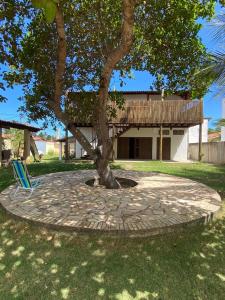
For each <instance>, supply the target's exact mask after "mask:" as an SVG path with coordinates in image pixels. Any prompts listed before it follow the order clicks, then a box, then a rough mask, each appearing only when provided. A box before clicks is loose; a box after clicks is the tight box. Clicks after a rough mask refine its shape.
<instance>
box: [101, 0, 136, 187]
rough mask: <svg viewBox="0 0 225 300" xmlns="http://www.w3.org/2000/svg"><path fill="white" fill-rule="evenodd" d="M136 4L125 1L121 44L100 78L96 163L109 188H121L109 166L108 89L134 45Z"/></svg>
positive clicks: (110, 146)
mask: <svg viewBox="0 0 225 300" xmlns="http://www.w3.org/2000/svg"><path fill="white" fill-rule="evenodd" d="M135 2H136V1H135V0H123V21H122V28H121V38H120V42H119V45H118V46H117V47H116V48H115V49H112V50H111V53H110V54H109V56H108V57H107V59H106V62H105V64H104V67H103V70H102V74H101V78H100V85H99V95H98V103H97V106H96V115H95V129H96V134H97V139H98V147H97V151H96V160H95V163H96V168H97V172H98V174H99V177H100V183H101V184H103V185H105V186H106V187H107V188H120V184H119V183H118V181H117V180H116V178H115V177H114V176H113V173H112V171H111V170H110V166H109V158H110V155H111V154H112V151H113V143H112V140H113V139H112V138H110V137H109V128H108V117H107V103H108V96H109V94H108V89H109V84H110V79H111V76H112V72H113V70H114V68H115V67H116V65H117V63H118V62H119V61H120V60H121V59H122V58H123V57H124V56H125V55H127V54H128V53H129V51H130V48H131V46H132V43H133V27H134V7H135Z"/></svg>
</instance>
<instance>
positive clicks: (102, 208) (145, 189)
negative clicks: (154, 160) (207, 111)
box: [0, 170, 221, 236]
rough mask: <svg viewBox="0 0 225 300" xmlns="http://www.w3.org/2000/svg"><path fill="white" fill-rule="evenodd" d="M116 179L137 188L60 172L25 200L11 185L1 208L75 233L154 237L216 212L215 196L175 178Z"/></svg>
mask: <svg viewBox="0 0 225 300" xmlns="http://www.w3.org/2000/svg"><path fill="white" fill-rule="evenodd" d="M114 173H115V175H116V176H117V177H124V178H129V179H132V180H135V181H136V182H137V183H138V185H137V186H135V187H131V188H126V189H120V190H109V189H105V188H103V187H90V186H88V185H86V184H85V182H86V181H87V180H88V179H91V178H93V177H95V176H96V172H95V171H94V170H82V171H75V172H60V173H53V174H48V175H46V176H43V177H42V181H43V184H42V186H40V187H38V188H37V189H36V190H35V191H34V192H33V194H32V196H31V197H30V198H28V194H29V193H28V192H24V191H21V192H19V193H18V196H17V197H16V198H15V197H14V196H13V193H14V191H15V188H16V186H15V185H13V186H10V187H9V188H7V189H6V190H4V191H3V192H2V193H1V194H0V202H1V204H2V206H3V207H4V208H5V209H6V210H7V211H8V212H10V213H11V214H13V215H15V216H18V217H21V218H23V219H26V220H30V221H34V222H37V223H41V224H43V225H50V226H52V227H54V228H59V229H60V228H61V229H65V228H67V229H71V230H74V231H104V232H108V233H110V232H111V233H116V234H117V233H125V234H128V235H131V236H132V235H133V236H139V235H155V234H161V233H164V232H168V231H172V230H174V229H175V228H177V227H184V226H186V225H188V224H193V223H199V222H204V223H205V222H207V221H209V220H210V219H212V217H213V215H214V214H215V213H216V212H217V211H218V210H219V209H220V206H221V199H220V196H219V195H218V193H217V192H215V191H214V190H212V189H211V188H209V187H207V186H206V185H203V184H200V183H197V182H195V181H192V180H189V179H184V178H180V177H175V176H170V175H165V174H160V173H149V172H135V171H123V170H115V171H114Z"/></svg>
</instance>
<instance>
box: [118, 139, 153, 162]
mask: <svg viewBox="0 0 225 300" xmlns="http://www.w3.org/2000/svg"><path fill="white" fill-rule="evenodd" d="M117 153H118V155H117V157H118V158H120V159H124V158H125V159H152V138H147V137H146V138H122V137H121V138H119V139H118V151H117Z"/></svg>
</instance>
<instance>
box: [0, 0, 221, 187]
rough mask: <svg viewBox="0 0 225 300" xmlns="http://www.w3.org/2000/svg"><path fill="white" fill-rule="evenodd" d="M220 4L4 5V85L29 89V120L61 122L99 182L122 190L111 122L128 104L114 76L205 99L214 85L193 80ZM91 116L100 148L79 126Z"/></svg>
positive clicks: (76, 1)
mask: <svg viewBox="0 0 225 300" xmlns="http://www.w3.org/2000/svg"><path fill="white" fill-rule="evenodd" d="M214 4H215V3H214V1H213V0H182V1H174V0H159V1H155V0H149V1H141V0H122V1H119V0H117V1H111V0H93V1H89V0H71V1H65V0H40V1H37V0H33V1H32V3H31V2H29V1H25V0H14V1H13V0H6V1H4V2H3V4H1V6H2V8H3V11H4V9H5V12H6V13H5V14H4V13H3V15H2V17H1V23H0V26H1V27H0V28H1V32H2V38H0V43H1V46H0V47H1V50H2V54H1V58H0V61H1V62H3V63H5V64H6V66H7V67H8V68H7V69H6V70H5V71H4V72H3V80H4V81H5V82H6V83H7V84H8V86H13V85H14V84H15V83H20V84H22V85H23V88H24V97H23V98H24V100H25V101H24V102H23V103H24V106H23V108H22V109H23V110H25V111H26V112H27V113H28V115H29V117H30V118H32V119H46V117H47V118H48V119H51V120H52V121H53V122H54V120H55V118H57V119H59V120H60V121H61V122H63V123H64V125H65V126H66V127H67V128H69V130H70V132H71V133H72V134H73V135H74V136H75V137H76V139H77V140H78V142H79V143H80V144H81V146H82V147H83V148H84V149H85V150H86V151H87V153H88V154H90V155H91V157H93V158H94V161H95V164H96V168H97V171H98V174H99V176H100V183H101V184H104V185H105V186H106V187H108V188H119V183H118V182H117V180H116V178H115V177H114V176H113V174H112V172H111V170H110V167H109V163H108V162H109V157H110V155H111V153H112V151H113V138H112V137H110V133H109V127H108V121H109V118H110V117H111V115H112V114H115V113H116V108H117V107H120V108H121V106H122V103H123V101H122V100H121V97H117V95H116V93H114V94H109V87H110V80H111V78H112V76H113V74H114V73H115V72H116V71H118V72H119V74H120V80H121V84H123V79H124V78H125V76H127V75H130V73H131V72H132V71H133V70H140V71H147V72H150V73H151V74H152V75H153V76H154V77H155V82H154V86H155V87H156V88H157V89H164V90H166V91H169V92H173V91H175V90H184V89H185V90H189V91H191V92H192V93H193V95H194V96H202V95H203V93H204V92H205V91H206V89H207V86H208V84H209V80H208V78H207V80H202V79H201V80H198V78H197V77H196V76H195V78H193V77H194V74H195V73H196V71H197V70H198V69H200V68H202V65H203V63H204V62H205V58H206V56H207V53H206V49H205V47H204V46H203V44H202V42H201V40H200V39H199V37H198V32H199V30H200V27H201V25H200V24H199V22H198V21H199V19H200V18H210V17H211V16H212V15H213V11H214ZM53 20H54V21H53ZM46 21H47V22H46ZM2 87H4V86H2ZM86 90H91V91H93V92H95V93H93V94H92V95H93V97H90V99H87V98H86V99H84V98H82V97H81V98H80V99H78V98H77V97H75V98H74V99H72V98H70V95H71V92H73V91H80V92H82V91H86ZM77 95H81V93H79V94H77ZM110 99H111V101H109V100H110ZM88 111H89V112H90V114H91V116H90V118H91V123H92V125H93V126H94V128H95V131H96V135H97V147H96V148H95V149H93V146H92V145H91V144H90V142H89V141H88V140H87V138H86V137H85V136H84V135H83V134H82V133H81V131H80V129H79V128H77V127H76V125H75V123H74V118H76V117H79V116H83V115H84V114H87V112H88Z"/></svg>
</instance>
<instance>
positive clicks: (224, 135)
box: [221, 99, 225, 142]
mask: <svg viewBox="0 0 225 300" xmlns="http://www.w3.org/2000/svg"><path fill="white" fill-rule="evenodd" d="M222 119H225V99H222ZM221 141H222V142H224V141H225V127H221Z"/></svg>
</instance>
